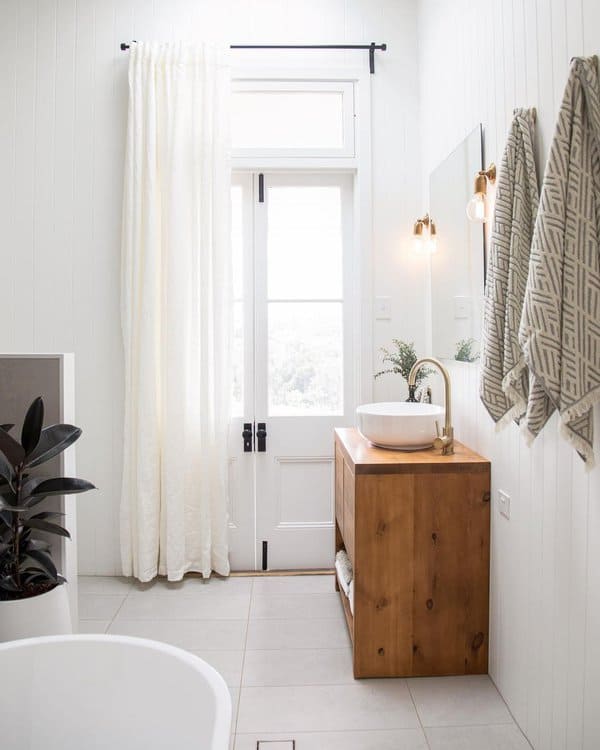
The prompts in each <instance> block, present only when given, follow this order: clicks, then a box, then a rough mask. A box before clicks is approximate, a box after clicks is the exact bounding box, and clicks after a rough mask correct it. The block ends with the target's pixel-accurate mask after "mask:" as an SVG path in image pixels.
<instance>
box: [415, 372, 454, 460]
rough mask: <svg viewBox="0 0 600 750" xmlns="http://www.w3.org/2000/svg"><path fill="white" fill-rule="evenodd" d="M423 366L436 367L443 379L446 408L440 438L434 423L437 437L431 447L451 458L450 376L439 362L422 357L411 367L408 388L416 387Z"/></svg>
mask: <svg viewBox="0 0 600 750" xmlns="http://www.w3.org/2000/svg"><path fill="white" fill-rule="evenodd" d="M425 364H430V365H434V366H435V367H437V369H438V370H439V371H440V372H441V374H442V377H443V378H444V404H445V407H446V421H445V424H444V430H443V432H442V435H441V437H440V434H439V427H438V424H437V422H436V423H435V427H436V430H437V432H438V436H437V437H436V439H435V440H434V441H433V447H434V448H441V449H442V456H451V455H452V454H453V453H454V428H453V427H452V410H451V400H452V396H451V392H452V387H451V383H450V375H449V374H448V370H446V368H445V367H444V365H443V364H442V363H441V362H440V361H439V360H437V359H434V358H433V357H423V358H422V359H418V360H417V361H416V362H415V363H414V365H413V366H412V368H411V370H410V373H409V375H408V385H409V388H410V386H414V385H416V382H417V373H418V372H419V370H420V369H421V367H422V366H423V365H425Z"/></svg>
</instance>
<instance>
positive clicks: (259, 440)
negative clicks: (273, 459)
mask: <svg viewBox="0 0 600 750" xmlns="http://www.w3.org/2000/svg"><path fill="white" fill-rule="evenodd" d="M256 446H257V447H256V450H257V451H258V452H259V453H264V452H265V451H266V450H267V425H266V422H259V423H258V424H257V425H256Z"/></svg>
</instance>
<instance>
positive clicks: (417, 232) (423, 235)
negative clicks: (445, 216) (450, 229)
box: [413, 214, 437, 253]
mask: <svg viewBox="0 0 600 750" xmlns="http://www.w3.org/2000/svg"><path fill="white" fill-rule="evenodd" d="M413 246H414V249H415V250H416V252H418V253H423V252H427V253H435V251H436V250H437V230H436V228H435V224H434V222H433V219H432V218H431V217H430V216H429V214H425V216H422V217H421V218H420V219H417V220H416V221H415V225H414V227H413Z"/></svg>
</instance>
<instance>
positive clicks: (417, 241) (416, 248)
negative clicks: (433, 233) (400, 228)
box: [413, 234, 423, 254]
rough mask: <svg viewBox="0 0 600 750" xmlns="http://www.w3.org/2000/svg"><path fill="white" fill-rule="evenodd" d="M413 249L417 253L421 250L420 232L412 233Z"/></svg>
mask: <svg viewBox="0 0 600 750" xmlns="http://www.w3.org/2000/svg"><path fill="white" fill-rule="evenodd" d="M413 250H414V251H415V252H416V253H419V254H421V253H422V252H423V235H422V234H415V235H413Z"/></svg>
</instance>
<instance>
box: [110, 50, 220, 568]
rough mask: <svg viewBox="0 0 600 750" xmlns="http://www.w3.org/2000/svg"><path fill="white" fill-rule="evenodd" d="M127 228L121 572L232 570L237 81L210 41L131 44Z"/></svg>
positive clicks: (123, 311)
mask: <svg viewBox="0 0 600 750" xmlns="http://www.w3.org/2000/svg"><path fill="white" fill-rule="evenodd" d="M129 54H130V61H129V113H128V127H127V148H126V160H125V185H124V199H123V235H122V292H121V297H122V305H121V316H122V327H123V340H124V348H125V435H124V467H123V488H122V498H121V549H122V560H123V573H124V574H125V575H128V576H129V575H134V576H135V577H136V578H138V579H139V580H140V581H148V580H150V579H152V578H153V577H155V576H156V575H157V574H158V575H166V576H168V578H169V579H170V580H174V581H175V580H180V579H181V578H182V576H183V575H184V574H185V573H186V572H188V571H196V572H200V573H202V574H203V575H204V576H209V575H210V573H211V571H216V572H217V573H220V574H222V575H227V574H228V573H229V561H228V549H227V506H228V502H227V429H228V421H229V419H228V417H229V397H230V382H231V377H230V365H229V358H230V341H231V335H230V332H231V325H230V320H231V319H230V313H231V305H230V300H231V254H230V165H229V144H228V132H229V114H228V98H229V78H228V71H227V68H226V65H225V57H224V55H225V53H224V51H221V50H220V49H217V48H212V47H210V46H207V45H196V44H194V45H192V44H181V43H178V44H158V43H154V42H152V43H138V44H133V45H132V46H131V49H130V52H129Z"/></svg>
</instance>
